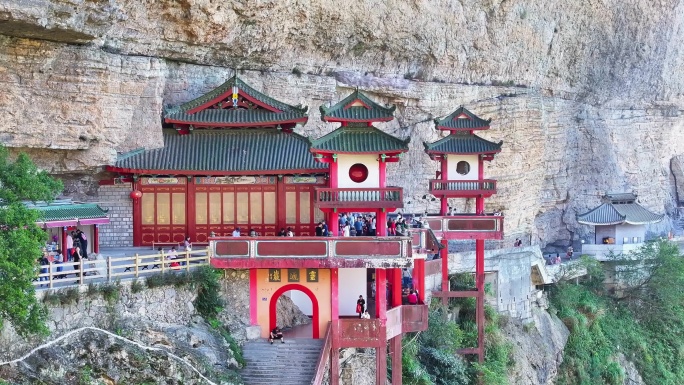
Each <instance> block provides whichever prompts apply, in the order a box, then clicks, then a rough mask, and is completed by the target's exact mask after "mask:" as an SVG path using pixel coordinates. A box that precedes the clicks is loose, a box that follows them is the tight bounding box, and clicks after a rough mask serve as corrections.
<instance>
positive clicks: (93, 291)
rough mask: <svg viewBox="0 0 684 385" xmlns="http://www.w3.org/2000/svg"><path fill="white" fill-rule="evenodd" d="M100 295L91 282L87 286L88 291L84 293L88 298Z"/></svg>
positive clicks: (96, 287)
mask: <svg viewBox="0 0 684 385" xmlns="http://www.w3.org/2000/svg"><path fill="white" fill-rule="evenodd" d="M99 293H100V290H99V289H98V286H97V285H96V284H95V283H93V282H91V283H89V284H88V291H87V292H86V295H87V296H88V297H90V298H92V297H95V296H96V295H98V294H99Z"/></svg>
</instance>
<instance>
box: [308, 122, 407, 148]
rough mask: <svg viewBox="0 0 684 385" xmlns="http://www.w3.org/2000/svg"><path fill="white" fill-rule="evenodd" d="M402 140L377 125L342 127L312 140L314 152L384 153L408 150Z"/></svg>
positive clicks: (405, 141)
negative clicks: (376, 126)
mask: <svg viewBox="0 0 684 385" xmlns="http://www.w3.org/2000/svg"><path fill="white" fill-rule="evenodd" d="M409 140H410V138H409V139H407V140H401V139H398V138H395V137H394V136H392V135H390V134H387V133H385V132H383V131H381V130H379V129H377V128H375V127H340V128H338V129H336V130H335V131H333V132H331V133H329V134H328V135H325V136H323V137H321V138H318V139H316V140H314V141H312V142H311V151H312V152H328V153H354V154H384V153H395V152H406V151H408V143H409Z"/></svg>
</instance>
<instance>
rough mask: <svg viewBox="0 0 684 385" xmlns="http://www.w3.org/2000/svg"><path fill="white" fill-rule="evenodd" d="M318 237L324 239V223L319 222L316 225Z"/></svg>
mask: <svg viewBox="0 0 684 385" xmlns="http://www.w3.org/2000/svg"><path fill="white" fill-rule="evenodd" d="M316 236H317V237H322V236H323V223H322V222H318V224H317V225H316Z"/></svg>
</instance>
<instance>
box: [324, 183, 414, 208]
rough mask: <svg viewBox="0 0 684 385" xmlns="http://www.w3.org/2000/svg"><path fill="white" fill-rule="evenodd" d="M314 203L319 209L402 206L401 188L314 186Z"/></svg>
mask: <svg viewBox="0 0 684 385" xmlns="http://www.w3.org/2000/svg"><path fill="white" fill-rule="evenodd" d="M314 205H315V207H317V208H319V209H337V208H340V209H350V208H357V209H398V208H403V207H404V197H403V189H402V188H401V187H386V188H316V195H315V198H314Z"/></svg>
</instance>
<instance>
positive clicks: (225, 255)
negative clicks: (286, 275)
mask: <svg viewBox="0 0 684 385" xmlns="http://www.w3.org/2000/svg"><path fill="white" fill-rule="evenodd" d="M210 250H211V251H212V255H213V258H212V262H211V263H212V265H213V266H214V267H218V268H233V269H237V268H243V269H245V268H304V267H306V268H353V267H410V266H411V257H412V247H411V239H410V238H409V237H213V238H210Z"/></svg>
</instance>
